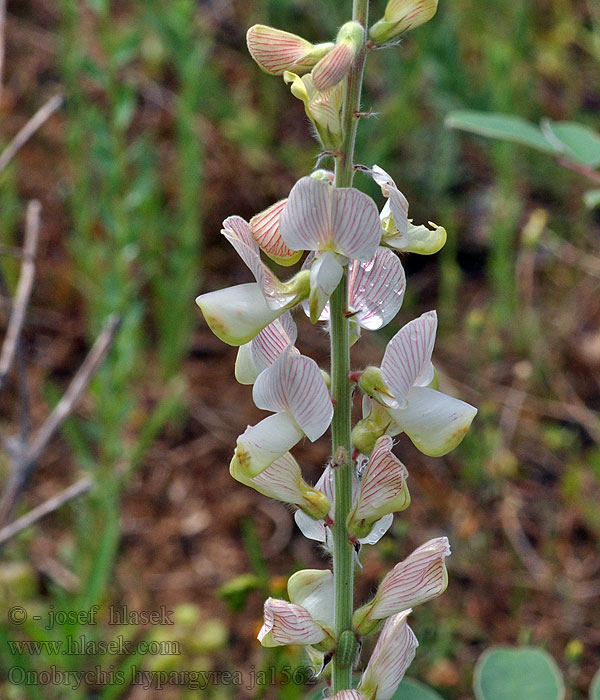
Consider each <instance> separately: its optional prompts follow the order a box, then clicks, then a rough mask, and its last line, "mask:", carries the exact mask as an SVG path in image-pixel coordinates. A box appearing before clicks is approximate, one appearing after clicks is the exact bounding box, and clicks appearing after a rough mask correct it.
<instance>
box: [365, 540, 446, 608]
mask: <svg viewBox="0 0 600 700" xmlns="http://www.w3.org/2000/svg"><path fill="white" fill-rule="evenodd" d="M449 554H450V545H449V544H448V538H447V537H438V538H437V539H433V540H430V541H429V542H426V543H425V544H424V545H421V547H419V548H418V549H415V551H414V552H413V553H412V554H411V555H410V556H409V557H407V558H406V559H405V560H404V561H403V562H400V563H399V564H396V566H395V567H394V568H393V569H392V570H391V571H390V572H389V573H388V574H387V575H386V576H385V577H384V578H383V580H382V582H381V584H380V585H379V589H378V590H377V593H376V595H375V598H374V599H373V601H372V604H371V605H370V606H369V607H370V612H369V616H370V617H371V618H372V619H374V620H381V619H383V618H386V617H388V616H390V615H395V614H396V613H399V612H402V611H403V610H407V609H408V608H412V607H414V606H415V605H419V604H420V603H425V602H427V601H428V600H431V599H432V598H437V596H439V595H441V594H442V593H443V592H444V591H445V590H446V586H447V585H448V573H447V571H446V566H445V564H444V559H445V558H446V557H447V556H448V555H449Z"/></svg>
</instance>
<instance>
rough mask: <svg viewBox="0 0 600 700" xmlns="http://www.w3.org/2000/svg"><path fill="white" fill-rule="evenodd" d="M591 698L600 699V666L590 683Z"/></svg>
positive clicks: (593, 699) (592, 699)
mask: <svg viewBox="0 0 600 700" xmlns="http://www.w3.org/2000/svg"><path fill="white" fill-rule="evenodd" d="M590 700H600V668H599V669H598V670H597V671H596V675H595V676H594V677H593V678H592V684H591V685H590Z"/></svg>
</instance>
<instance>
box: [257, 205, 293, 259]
mask: <svg viewBox="0 0 600 700" xmlns="http://www.w3.org/2000/svg"><path fill="white" fill-rule="evenodd" d="M286 204H287V199H282V200H280V201H279V202H275V204H272V205H271V206H270V207H269V208H268V209H265V210H264V211H263V212H261V213H260V214H257V215H256V216H253V217H252V218H251V219H250V232H251V234H252V237H253V238H254V240H255V241H256V242H257V243H258V245H259V247H260V248H261V250H264V252H265V253H266V254H267V255H268V256H269V257H270V258H272V259H273V260H274V261H275V262H277V263H279V264H280V265H293V264H294V263H296V262H298V260H299V259H300V257H301V256H302V251H301V250H300V251H296V250H291V249H290V248H288V247H287V245H286V244H285V242H284V240H283V238H282V237H281V233H280V231H279V217H280V216H281V212H282V211H283V209H284V208H285V205H286Z"/></svg>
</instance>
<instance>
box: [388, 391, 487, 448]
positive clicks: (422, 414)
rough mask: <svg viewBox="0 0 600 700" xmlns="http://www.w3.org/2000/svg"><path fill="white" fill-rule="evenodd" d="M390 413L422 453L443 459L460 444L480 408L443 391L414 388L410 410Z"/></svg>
mask: <svg viewBox="0 0 600 700" xmlns="http://www.w3.org/2000/svg"><path fill="white" fill-rule="evenodd" d="M390 414H391V415H392V417H393V419H394V421H395V422H396V423H397V424H398V425H399V426H400V427H401V428H402V430H403V431H404V432H405V433H406V434H407V435H408V437H409V438H410V439H411V440H412V441H413V443H414V444H415V446H416V447H417V448H418V449H419V450H420V451H421V452H423V453H424V454H426V455H429V456H430V457H441V456H442V455H445V454H447V453H448V452H450V451H451V450H453V449H454V448H455V447H456V446H457V445H459V444H460V442H461V440H462V439H463V437H464V436H465V435H466V433H467V430H468V429H469V426H470V425H471V423H472V422H473V418H475V415H476V414H477V409H476V408H475V407H474V406H471V405H470V404H468V403H465V402H464V401H461V400H460V399H456V398H454V397H452V396H448V395H447V394H443V393H442V392H441V391H436V390H435V389H428V388H426V387H414V388H413V389H412V390H411V391H410V392H409V393H408V396H407V401H406V407H405V408H400V409H395V410H390Z"/></svg>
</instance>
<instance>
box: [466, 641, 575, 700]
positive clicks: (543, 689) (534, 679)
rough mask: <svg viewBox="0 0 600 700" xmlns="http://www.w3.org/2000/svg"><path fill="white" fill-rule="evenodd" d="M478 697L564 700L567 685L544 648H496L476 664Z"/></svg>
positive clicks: (482, 699) (474, 680)
mask: <svg viewBox="0 0 600 700" xmlns="http://www.w3.org/2000/svg"><path fill="white" fill-rule="evenodd" d="M473 690H474V691H475V697H476V698H477V700H515V698H532V700H533V698H535V700H563V699H564V697H565V684H564V682H563V678H562V674H561V672H560V669H559V668H558V666H557V665H556V663H555V661H554V659H553V658H552V657H551V656H550V655H549V654H547V653H546V652H545V651H544V650H543V649H537V648H536V647H521V648H518V649H511V648H506V647H493V648H491V649H488V650H487V651H486V652H485V653H484V654H483V655H482V656H480V657H479V660H478V661H477V664H476V665H475V675H474V678H473Z"/></svg>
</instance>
